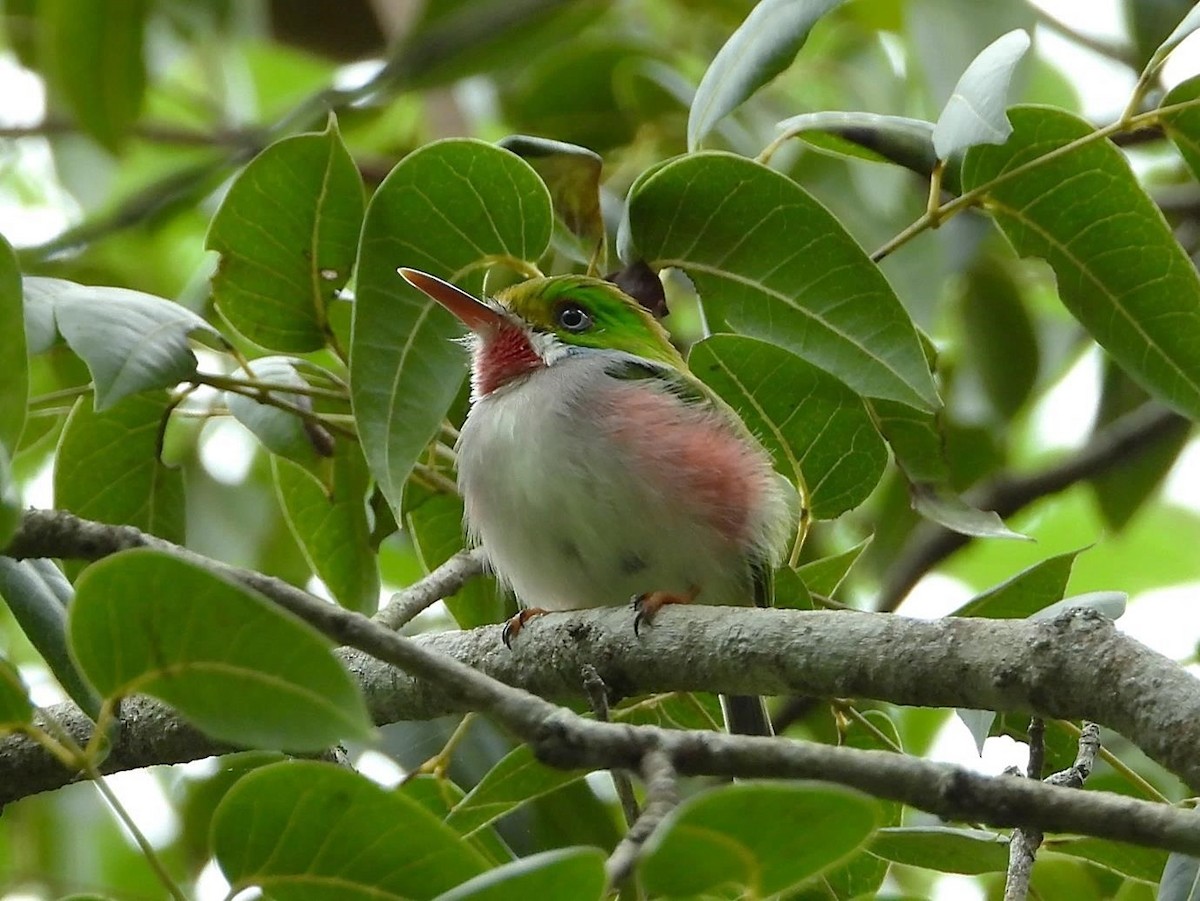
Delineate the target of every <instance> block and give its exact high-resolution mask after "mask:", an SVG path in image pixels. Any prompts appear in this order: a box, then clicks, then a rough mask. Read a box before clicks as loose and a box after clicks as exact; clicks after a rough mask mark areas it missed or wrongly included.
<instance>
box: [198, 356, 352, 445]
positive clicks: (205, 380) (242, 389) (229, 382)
mask: <svg viewBox="0 0 1200 901" xmlns="http://www.w3.org/2000/svg"><path fill="white" fill-rule="evenodd" d="M193 380H194V381H195V382H197V383H199V384H203V385H209V386H210V387H213V388H219V389H221V390H223V391H228V392H230V393H232V394H240V395H241V396H242V397H248V398H250V399H251V400H256V401H258V402H259V403H261V404H266V405H267V406H269V407H276V408H278V409H280V410H283V411H284V412H286V413H291V414H292V415H294V416H299V417H300V418H301V419H303V420H304V421H305V422H307V423H311V424H312V425H316V426H320V427H321V428H324V429H328V430H329V431H330V432H333V433H334V434H337V435H341V436H342V437H343V438H349V439H350V440H351V441H357V440H358V433H357V432H356V431H355V430H354V429H352V428H347V427H346V426H344V425H341V424H340V423H337V422H331V421H330V420H329V419H327V418H326V417H325V416H323V415H322V414H320V413H314V412H313V411H312V410H306V409H304V407H301V406H298V405H297V404H291V403H288V402H287V401H286V400H283V399H282V398H279V397H276V396H275V395H273V394H271V393H270V391H271V390H274V389H262V390H260V389H259V388H256V387H254V386H253V385H251V384H248V383H245V382H239V381H238V380H237V379H227V378H224V377H221V376H218V377H216V379H215V380H214V379H213V376H212V375H210V374H207V373H202V372H198V373H196V375H195V376H193ZM282 390H287V391H291V389H290V388H286V389H282Z"/></svg>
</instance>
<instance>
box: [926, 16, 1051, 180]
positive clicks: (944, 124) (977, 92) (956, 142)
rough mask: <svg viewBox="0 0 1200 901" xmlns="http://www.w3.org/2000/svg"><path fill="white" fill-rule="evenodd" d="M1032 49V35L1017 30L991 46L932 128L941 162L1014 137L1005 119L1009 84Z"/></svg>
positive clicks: (974, 63) (970, 68)
mask: <svg viewBox="0 0 1200 901" xmlns="http://www.w3.org/2000/svg"><path fill="white" fill-rule="evenodd" d="M1028 49H1029V34H1028V33H1027V32H1025V30H1024V29H1020V28H1018V29H1014V30H1013V31H1010V32H1008V34H1005V35H1001V36H1000V37H998V38H996V40H994V41H993V42H992V43H990V44H988V45H987V46H986V47H985V48H984V49H983V50H982V51H981V52H980V54H979V55H978V56H977V57H975V59H974V60H972V61H971V65H969V66H967V70H966V71H965V72H963V74H962V77H961V78H959V80H958V84H956V85H955V86H954V92H953V93H952V94H951V95H950V99H949V100H948V101H946V106H945V108H943V109H942V113H941V115H940V116H938V120H937V124H936V125H935V126H934V128H933V147H934V150H935V151H936V152H937V155H938V159H942V160H948V159H950V158H951V157H952V156H955V155H956V154H959V153H962V152H963V151H964V150H966V149H967V148H968V147H974V146H975V145H976V144H1002V143H1004V141H1005V139H1006V138H1007V137H1008V136H1009V135H1010V134H1012V126H1011V125H1010V124H1009V122H1008V117H1007V116H1006V115H1005V107H1006V106H1007V102H1008V89H1009V84H1010V83H1011V82H1012V77H1013V72H1014V71H1015V70H1016V68H1017V63H1019V62H1020V61H1021V57H1023V56H1024V55H1025V51H1026V50H1028Z"/></svg>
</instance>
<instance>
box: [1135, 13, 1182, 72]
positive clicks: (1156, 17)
mask: <svg viewBox="0 0 1200 901" xmlns="http://www.w3.org/2000/svg"><path fill="white" fill-rule="evenodd" d="M1194 5H1195V3H1194V0H1139V2H1138V3H1129V4H1127V5H1126V6H1125V10H1124V11H1125V20H1126V23H1127V25H1128V28H1129V36H1130V38H1132V41H1133V46H1134V48H1135V51H1136V52H1135V54H1134V57H1133V62H1134V64H1135V66H1140V65H1141V64H1142V63H1145V62H1148V61H1149V60H1150V58H1151V57H1152V56H1154V53H1155V51H1156V50H1158V48H1159V47H1160V46H1161V45H1162V43H1163V42H1164V41H1165V40H1166V39H1167V36H1168V35H1170V34H1171V32H1172V31H1174V30H1175V28H1177V27H1178V26H1179V25H1180V20H1181V19H1183V18H1184V16H1185V14H1186V13H1187V12H1188V11H1189V10H1190V9H1191V8H1192V7H1193V6H1194Z"/></svg>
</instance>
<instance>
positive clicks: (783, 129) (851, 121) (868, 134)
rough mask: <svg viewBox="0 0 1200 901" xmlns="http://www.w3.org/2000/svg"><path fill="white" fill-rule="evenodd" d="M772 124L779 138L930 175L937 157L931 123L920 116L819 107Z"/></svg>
mask: <svg viewBox="0 0 1200 901" xmlns="http://www.w3.org/2000/svg"><path fill="white" fill-rule="evenodd" d="M775 127H776V128H777V129H779V132H780V135H779V139H780V140H782V139H786V138H789V137H796V138H800V139H801V140H804V141H806V142H808V143H810V144H812V145H813V146H814V147H817V148H819V149H821V150H827V151H830V152H833V153H838V154H841V155H843V156H850V157H856V158H858V159H865V160H872V161H874V162H883V163H896V164H897V165H900V166H903V167H904V168H906V169H911V170H912V171H913V172H916V173H917V174H919V175H925V176H928V175H930V174H931V173H932V172H933V167H934V166H936V165H937V161H938V158H937V153H936V152H935V151H934V149H933V123H932V122H926V121H925V120H924V119H910V118H907V117H905V116H883V115H880V114H878V113H862V112H840V111H835V110H822V111H821V112H816V113H801V114H800V115H798V116H792V117H791V118H790V119H784V120H783V121H782V122H780V123H779V124H777V125H776V126H775ZM944 181H945V179H944V178H943V182H944Z"/></svg>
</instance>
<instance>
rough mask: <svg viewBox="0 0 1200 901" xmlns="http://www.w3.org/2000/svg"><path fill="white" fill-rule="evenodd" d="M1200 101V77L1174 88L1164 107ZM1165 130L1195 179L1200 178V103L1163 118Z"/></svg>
mask: <svg viewBox="0 0 1200 901" xmlns="http://www.w3.org/2000/svg"><path fill="white" fill-rule="evenodd" d="M1197 99H1200V75H1197V76H1195V77H1193V78H1189V79H1188V80H1187V81H1184V82H1182V83H1180V84H1177V85H1176V86H1175V87H1173V88H1172V89H1171V90H1170V92H1168V94H1167V96H1166V97H1164V98H1163V101H1162V106H1163V107H1170V106H1174V105H1175V104H1178V103H1187V102H1188V101H1194V100H1197ZM1161 119H1162V124H1163V128H1164V130H1165V131H1166V133H1167V137H1169V138H1170V139H1171V140H1172V141H1174V142H1175V146H1176V147H1178V148H1179V152H1180V154H1182V156H1183V159H1184V161H1185V162H1186V163H1187V164H1188V168H1189V169H1191V170H1192V175H1193V176H1194V177H1195V178H1200V103H1197V104H1195V105H1194V106H1189V107H1186V108H1184V109H1181V110H1176V111H1175V112H1172V113H1163V114H1162V116H1161Z"/></svg>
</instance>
